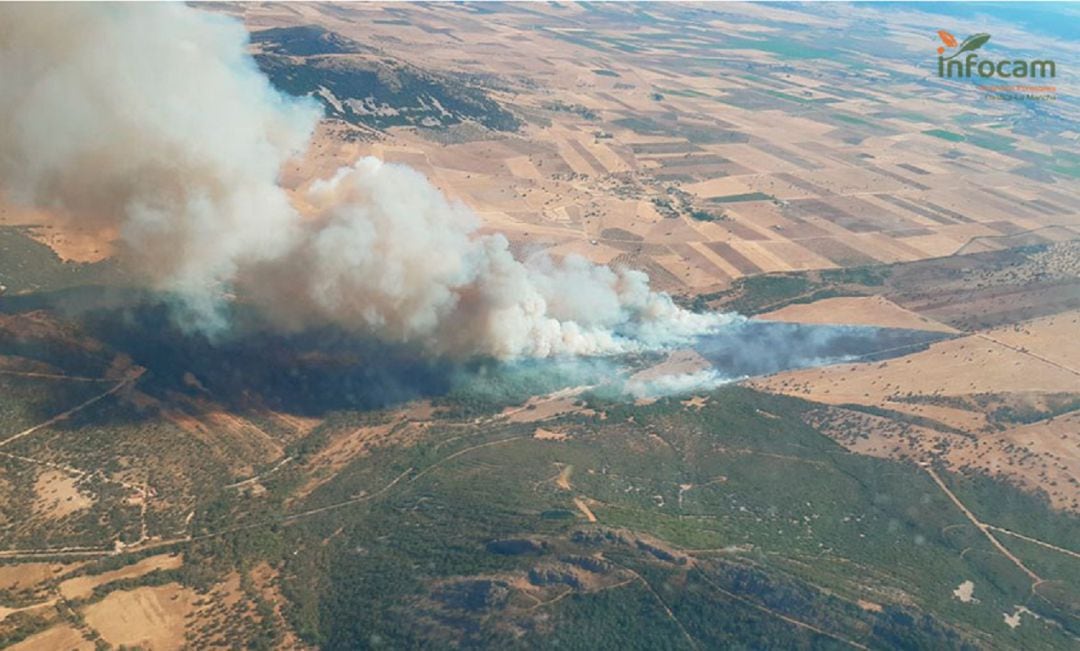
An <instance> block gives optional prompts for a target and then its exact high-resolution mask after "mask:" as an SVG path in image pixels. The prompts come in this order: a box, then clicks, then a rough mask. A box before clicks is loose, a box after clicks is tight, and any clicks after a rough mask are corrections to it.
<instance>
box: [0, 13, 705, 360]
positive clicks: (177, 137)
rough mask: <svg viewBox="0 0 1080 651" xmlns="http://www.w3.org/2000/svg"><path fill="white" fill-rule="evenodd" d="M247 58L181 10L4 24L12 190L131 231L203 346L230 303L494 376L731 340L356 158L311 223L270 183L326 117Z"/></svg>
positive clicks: (319, 201)
mask: <svg viewBox="0 0 1080 651" xmlns="http://www.w3.org/2000/svg"><path fill="white" fill-rule="evenodd" d="M246 47H247V34H246V32H245V30H244V29H243V27H242V26H241V25H240V24H239V23H236V22H235V21H232V20H230V19H225V18H222V17H218V16H214V15H211V14H208V13H205V12H202V11H198V10H196V9H192V8H189V7H187V6H185V5H180V4H167V5H152V6H147V5H137V6H132V5H69V4H64V5H62V6H56V5H53V6H25V5H21V6H13V5H6V6H2V7H0V179H2V180H0V183H2V184H3V189H4V190H5V192H6V193H7V194H8V196H9V197H10V198H13V199H15V200H18V201H22V202H24V203H28V204H31V205H35V206H38V207H42V208H45V209H48V210H51V211H53V212H54V213H56V214H57V215H59V216H62V217H65V218H67V219H69V220H73V221H78V222H79V223H80V224H81V225H89V226H99V227H101V228H103V229H115V230H117V231H118V232H120V233H121V236H122V238H123V240H124V242H125V243H126V244H127V245H129V247H128V248H130V249H131V250H132V251H133V252H135V254H136V256H137V257H138V260H139V261H140V262H141V264H142V265H143V270H144V271H146V272H147V273H149V274H150V275H151V277H152V278H153V279H154V281H155V282H156V284H157V286H158V287H160V288H164V289H169V290H172V291H176V292H178V293H180V294H181V295H182V296H183V297H184V300H185V301H186V303H187V305H188V307H189V308H190V309H191V310H192V311H193V312H194V313H195V314H197V315H198V316H199V319H200V320H201V324H202V327H204V328H206V329H212V328H213V327H217V326H218V325H219V324H218V321H217V320H218V318H219V317H218V316H217V315H218V313H219V311H218V308H219V307H220V306H221V304H222V301H223V300H224V299H223V297H224V296H225V295H227V293H228V292H232V291H235V292H236V293H237V294H238V295H240V296H242V297H244V299H245V300H250V301H252V302H254V303H255V304H257V305H259V306H261V307H262V308H264V309H265V310H266V311H267V312H268V313H269V314H271V315H272V316H273V317H274V318H275V319H276V320H277V321H278V322H279V323H280V324H282V325H284V326H289V327H305V326H309V325H319V324H334V325H338V326H342V327H345V328H347V329H351V330H355V331H358V332H364V333H373V334H375V335H377V336H379V337H382V338H386V339H391V340H397V341H405V342H418V343H420V344H422V345H424V346H426V347H428V348H429V349H430V350H432V351H434V352H437V353H445V354H452V355H475V354H480V355H492V356H495V357H499V358H515V357H548V356H559V355H582V354H583V355H603V354H612V353H620V352H628V351H635V350H644V349H653V348H658V347H665V346H671V345H675V344H679V343H684V342H686V341H687V340H688V338H690V337H692V336H694V335H696V334H700V333H703V332H706V331H709V330H711V329H714V328H715V327H717V326H719V325H721V324H722V323H724V322H725V317H723V316H720V315H715V314H710V315H701V314H694V313H691V312H688V311H686V310H683V309H681V308H679V307H677V306H676V305H675V304H674V303H673V302H672V300H671V298H670V297H669V296H668V295H667V294H663V293H658V292H653V291H651V290H650V289H649V285H648V278H647V277H646V276H645V275H644V274H643V273H641V272H637V271H633V270H625V269H612V268H609V267H606V266H599V265H595V264H592V263H590V262H588V261H587V260H585V259H583V258H580V257H566V258H563V259H561V260H553V259H549V258H546V257H542V256H540V257H535V258H532V259H529V260H527V261H525V262H521V261H518V260H516V259H515V258H514V257H513V255H512V254H511V253H510V250H509V246H508V243H507V241H506V239H505V238H504V237H503V236H501V235H486V236H480V235H478V234H476V232H475V230H476V228H477V226H478V225H479V224H478V220H477V218H476V217H475V215H473V213H472V212H471V211H470V210H469V209H468V208H466V207H465V206H463V205H460V204H454V203H451V202H449V201H448V200H447V199H446V198H445V197H444V196H443V195H442V194H441V193H440V192H439V191H438V190H437V189H436V188H434V186H432V185H431V184H430V183H429V182H428V181H427V179H425V178H424V177H423V175H421V174H419V173H418V172H416V171H414V170H412V169H410V168H408V167H406V166H402V165H393V164H386V163H382V162H380V161H378V160H376V159H373V158H365V159H362V160H360V161H358V162H357V163H356V164H355V165H353V166H350V167H347V168H343V169H341V170H339V172H338V173H337V174H336V175H334V176H333V177H332V178H330V179H326V180H322V181H318V182H315V183H314V184H313V185H312V186H311V189H310V191H309V193H308V196H307V197H306V199H307V200H308V202H309V203H310V204H311V205H312V206H313V207H314V208H315V213H316V214H315V215H314V216H313V217H312V218H311V219H308V220H304V219H301V217H300V215H299V214H298V212H297V211H296V209H295V207H294V206H293V205H291V203H290V200H289V196H288V194H287V193H286V192H285V190H284V189H283V188H282V187H281V186H280V185H279V184H278V174H279V172H280V169H281V167H282V165H283V164H284V163H285V161H287V160H288V159H289V158H290V157H292V156H294V155H296V154H298V153H300V152H301V151H302V150H303V149H304V147H305V146H306V144H307V142H308V140H309V138H310V135H311V132H312V130H313V129H314V126H315V124H316V123H317V120H318V118H319V112H318V110H317V108H316V106H315V104H314V103H313V102H311V101H306V100H297V99H292V98H287V97H284V96H282V95H281V94H279V93H278V92H276V91H275V90H274V89H273V88H272V87H271V86H270V84H269V82H268V81H267V80H266V78H265V77H264V76H263V75H262V74H261V73H260V72H259V70H258V69H257V67H256V66H255V63H254V61H253V60H252V59H251V57H250V56H249V55H248V53H247V49H246Z"/></svg>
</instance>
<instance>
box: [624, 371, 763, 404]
mask: <svg viewBox="0 0 1080 651" xmlns="http://www.w3.org/2000/svg"><path fill="white" fill-rule="evenodd" d="M743 379H745V378H741V377H740V378H731V377H727V376H725V375H723V374H721V373H720V372H719V371H717V370H716V369H712V368H707V369H701V370H699V371H693V372H690V373H672V374H667V375H660V376H657V377H651V378H640V379H639V378H631V379H630V380H629V381H628V382H627V383H626V387H625V391H626V393H628V394H630V395H631V396H633V397H635V398H663V397H667V396H682V395H689V394H693V393H707V392H709V391H712V390H713V389H716V388H717V387H720V386H723V385H725V384H730V383H732V382H738V381H739V380H743Z"/></svg>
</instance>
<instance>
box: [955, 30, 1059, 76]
mask: <svg viewBox="0 0 1080 651" xmlns="http://www.w3.org/2000/svg"><path fill="white" fill-rule="evenodd" d="M938 36H939V37H940V38H941V42H942V43H944V44H945V46H944V47H940V46H939V47H938V49H937V51H938V77H942V78H946V79H970V78H971V77H983V78H986V77H1000V78H1004V79H1011V78H1017V79H1024V78H1029V77H1042V78H1045V77H1056V76H1057V65H1056V64H1055V63H1054V62H1053V61H1050V60H1044V61H1025V60H1024V59H1012V60H1008V59H1005V60H1001V61H992V60H990V59H980V58H979V55H978V54H976V53H975V50H978V49H979V48H981V47H982V46H984V45H986V42H987V41H989V40H990V35H989V34H973V35H972V36H969V37H967V38H966V39H964V42H963V43H959V44H957V41H956V37H955V36H953V35H952V34H950V33H948V32H946V31H945V30H943V29H941V30H938ZM946 48H948V49H952V48H956V51H955V52H953V53H952V54H950V55H948V56H945V52H946ZM960 55H964V56H963V57H961V56H960Z"/></svg>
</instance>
